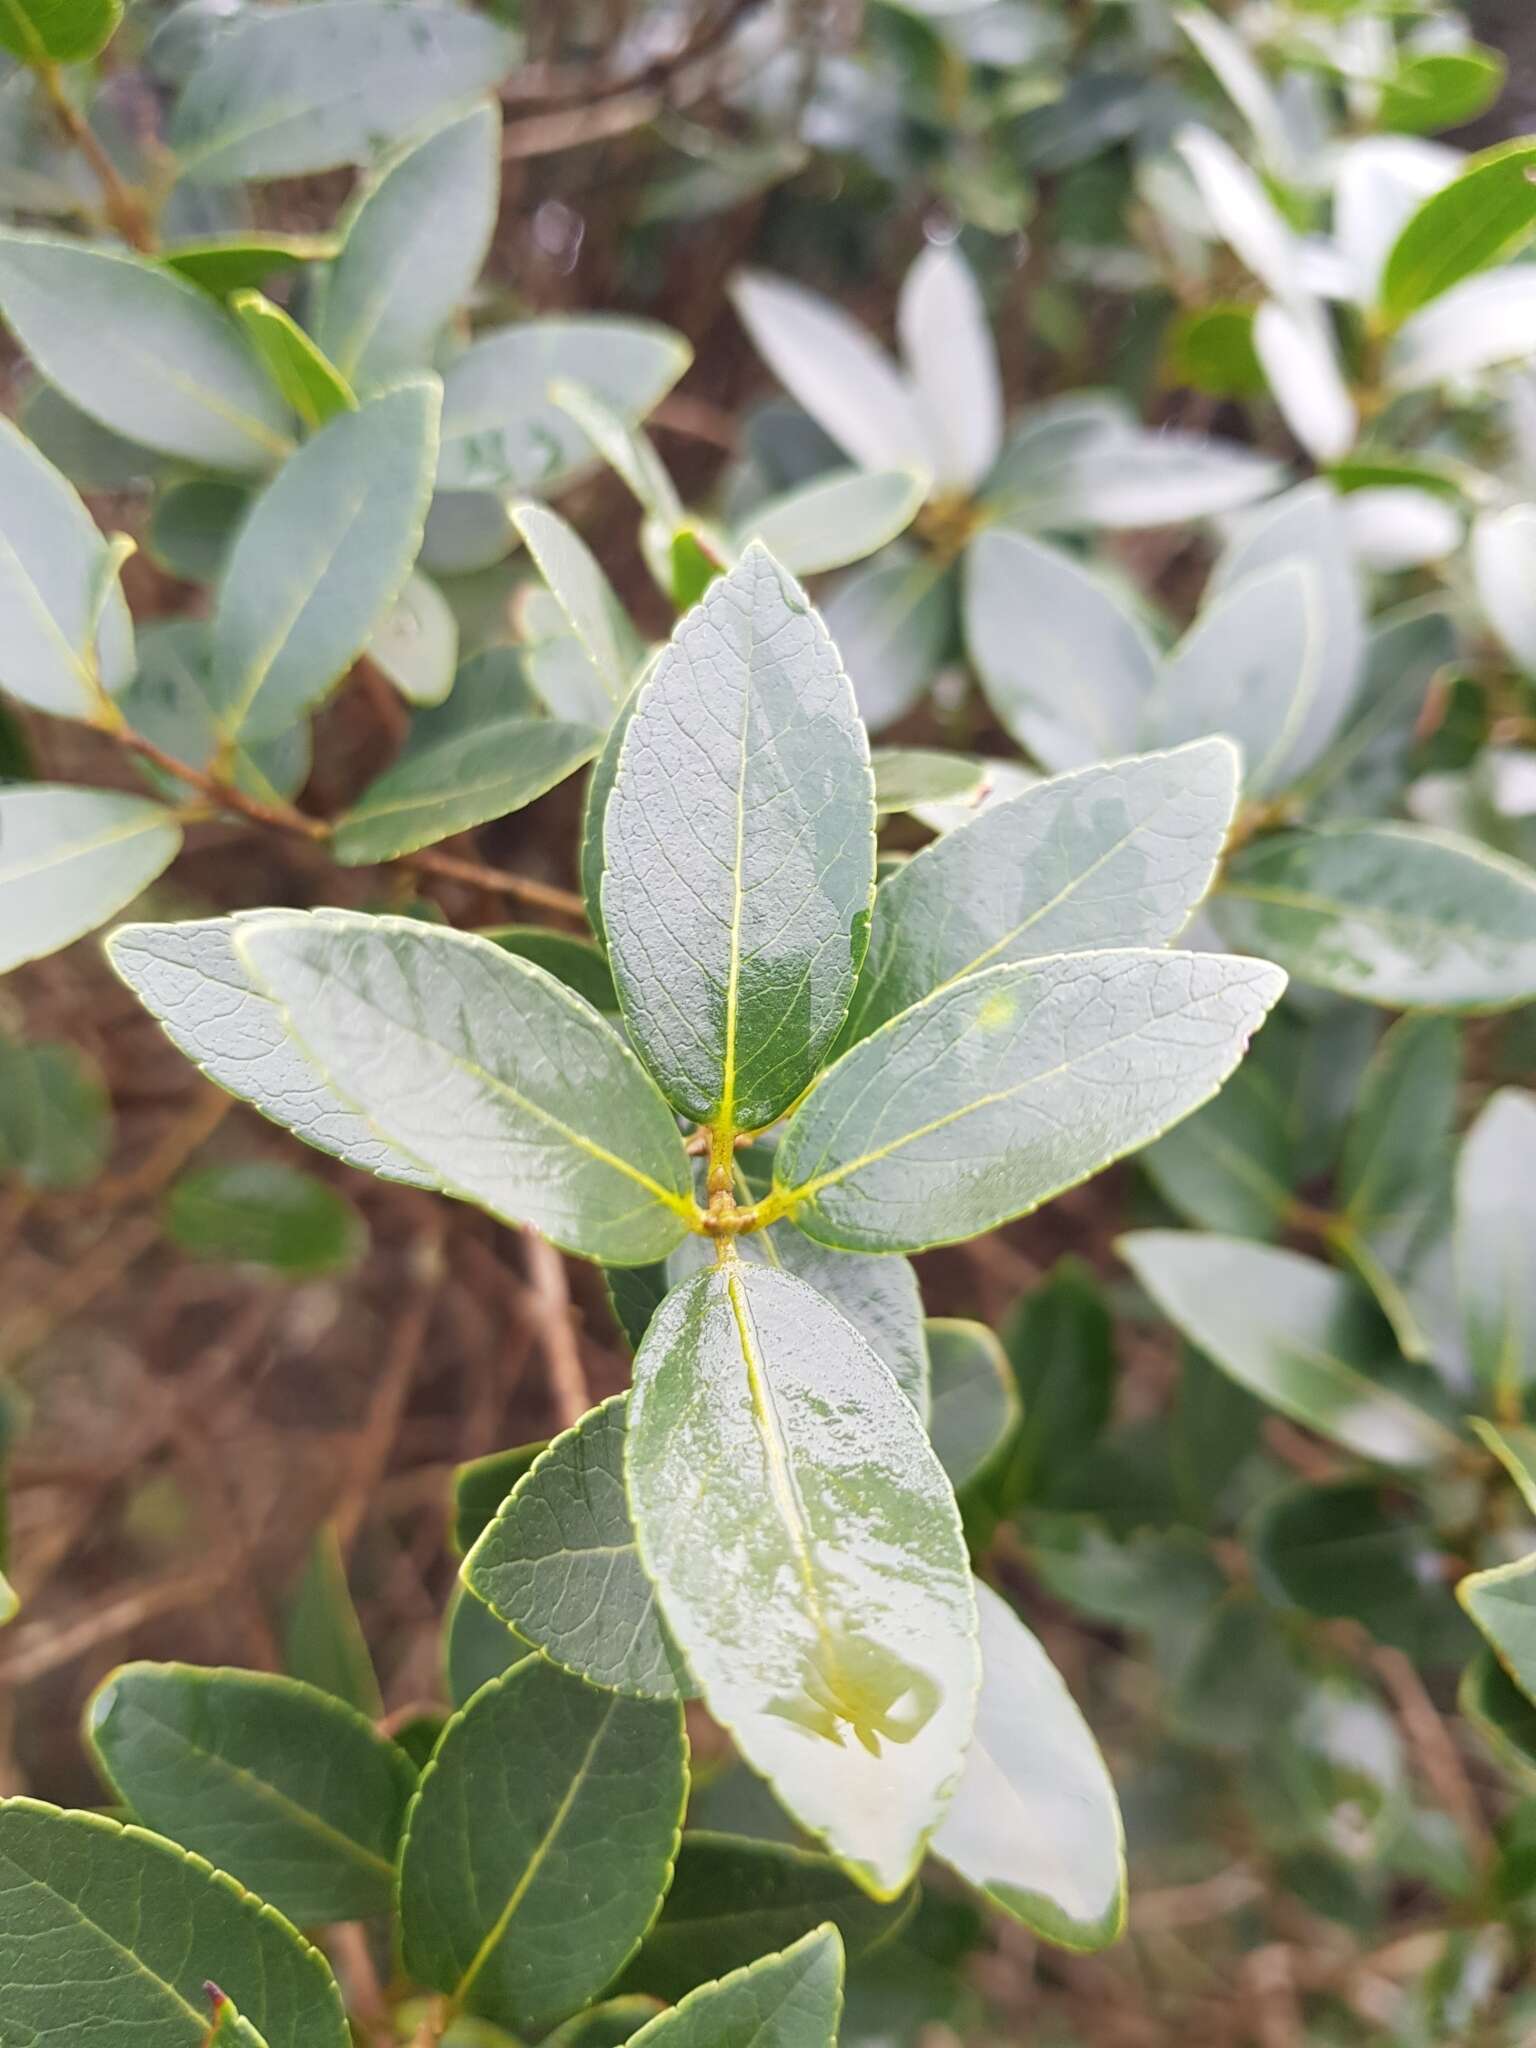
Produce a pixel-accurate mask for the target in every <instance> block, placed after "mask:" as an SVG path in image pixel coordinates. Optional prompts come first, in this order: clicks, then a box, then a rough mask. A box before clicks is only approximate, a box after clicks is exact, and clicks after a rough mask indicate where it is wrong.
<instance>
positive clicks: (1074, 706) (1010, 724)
mask: <svg viewBox="0 0 1536 2048" xmlns="http://www.w3.org/2000/svg"><path fill="white" fill-rule="evenodd" d="M963 616H964V627H965V644H966V649H967V651H968V652H969V654H970V657H971V660H972V661H973V662H974V664H975V666H976V673H977V674H978V675H979V676H980V678H981V684H982V688H983V689H984V690H985V691H986V695H987V701H988V703H989V704H990V705H991V706H992V709H993V710H994V711H995V712H996V713H997V715H998V718H999V719H1000V720H1001V721H1002V723H1003V725H1004V726H1005V727H1006V728H1007V730H1008V731H1009V732H1010V733H1011V734H1012V735H1013V737H1014V738H1015V739H1016V740H1017V741H1018V743H1019V745H1020V746H1021V747H1023V748H1025V749H1026V750H1027V751H1028V752H1029V753H1031V754H1033V755H1034V757H1035V758H1036V760H1037V761H1039V762H1040V764H1041V765H1042V767H1044V768H1047V769H1051V770H1054V771H1057V772H1059V771H1061V770H1062V769H1067V768H1082V767H1086V766H1088V765H1089V764H1090V763H1092V762H1097V761H1102V760H1103V759H1104V758H1105V756H1106V755H1109V756H1113V755H1116V754H1123V753H1125V752H1126V751H1127V750H1128V749H1130V748H1132V747H1134V746H1135V744H1136V741H1137V738H1138V736H1139V734H1140V731H1141V725H1142V721H1143V718H1144V717H1145V714H1146V709H1147V704H1148V701H1149V699H1150V698H1151V695H1152V692H1153V690H1154V688H1155V687H1156V684H1157V656H1156V654H1155V653H1154V651H1153V648H1152V644H1151V642H1150V641H1149V640H1148V638H1147V636H1146V634H1145V632H1143V630H1142V628H1141V626H1140V625H1139V624H1138V622H1137V621H1136V620H1135V619H1134V618H1133V617H1132V616H1131V614H1130V613H1129V612H1127V611H1125V610H1124V609H1123V607H1122V606H1121V605H1119V604H1118V603H1117V602H1116V601H1115V599H1114V598H1113V597H1112V596H1111V595H1110V594H1109V592H1108V591H1107V590H1106V589H1105V587H1104V585H1103V584H1102V583H1101V582H1099V581H1098V579H1097V578H1096V577H1093V576H1091V575H1089V573H1088V572H1087V571H1086V570H1085V569H1083V568H1081V567H1080V566H1079V565H1078V563H1077V562H1075V561H1074V560H1073V559H1072V557H1071V556H1070V555H1064V554H1062V553H1061V552H1060V550H1059V549H1056V548H1050V547H1046V546H1044V545H1043V544H1042V543H1041V542H1040V541H1036V540H1027V539H1026V538H1025V537H1024V536H1023V535H1022V534H1018V533H1009V532H1007V531H1006V530H1005V529H1002V528H997V527H994V528H992V529H991V530H990V531H988V532H984V533H981V534H979V535H978V536H977V538H976V539H975V540H974V541H973V542H972V543H971V545H970V547H969V548H967V549H966V553H965V597H964V615H963Z"/></svg>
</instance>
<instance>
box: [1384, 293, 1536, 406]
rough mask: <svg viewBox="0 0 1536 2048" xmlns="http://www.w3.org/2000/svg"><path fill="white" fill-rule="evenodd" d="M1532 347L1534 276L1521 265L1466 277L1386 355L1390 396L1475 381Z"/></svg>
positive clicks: (1407, 327) (1412, 322) (1413, 320)
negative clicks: (1473, 379) (1392, 393)
mask: <svg viewBox="0 0 1536 2048" xmlns="http://www.w3.org/2000/svg"><path fill="white" fill-rule="evenodd" d="M1533 348H1536V272H1533V271H1532V270H1531V269H1530V267H1529V265H1527V264H1524V263H1517V264H1512V265H1511V266H1510V268H1509V269H1507V270H1498V271H1494V272H1493V273H1492V274H1491V275H1489V276H1485V277H1469V278H1467V279H1466V280H1465V282H1464V283H1462V284H1456V285H1452V286H1451V288H1450V290H1449V291H1447V292H1444V293H1442V295H1441V296H1440V297H1439V298H1438V299H1435V300H1433V301H1432V302H1431V303H1430V304H1429V305H1427V306H1425V307H1424V308H1422V310H1421V311H1419V312H1417V313H1415V314H1413V315H1412V316H1411V317H1410V318H1409V319H1407V320H1405V321H1404V323H1403V325H1402V326H1401V327H1400V328H1399V329H1398V331H1397V333H1396V334H1395V335H1394V336H1393V338H1392V343H1391V346H1390V347H1389V348H1388V350H1387V363H1386V368H1387V382H1388V384H1389V386H1390V387H1391V389H1392V390H1394V391H1420V390H1423V389H1424V388H1425V387H1426V386H1428V385H1434V384H1448V383H1452V382H1454V381H1455V380H1456V379H1457V378H1459V377H1472V376H1476V375H1477V374H1478V373H1479V372H1480V371H1482V370H1486V369H1488V368H1489V367H1490V366H1491V365H1493V364H1495V363H1505V362H1513V361H1516V360H1518V359H1519V358H1522V357H1524V356H1527V355H1529V354H1530V352H1531V350H1532V349H1533Z"/></svg>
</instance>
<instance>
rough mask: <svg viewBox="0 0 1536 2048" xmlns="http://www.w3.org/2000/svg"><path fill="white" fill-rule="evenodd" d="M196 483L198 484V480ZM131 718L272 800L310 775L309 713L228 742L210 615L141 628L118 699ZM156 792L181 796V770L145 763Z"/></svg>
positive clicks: (170, 749)
mask: <svg viewBox="0 0 1536 2048" xmlns="http://www.w3.org/2000/svg"><path fill="white" fill-rule="evenodd" d="M187 489H188V490H189V491H191V490H196V489H198V486H197V485H195V484H189V485H188V486H187ZM118 709H119V710H120V711H121V712H122V714H123V716H124V718H126V719H127V721H128V723H129V724H130V725H131V726H132V727H133V729H134V731H135V732H137V733H141V734H142V735H143V737H144V738H145V739H147V740H152V741H153V742H154V743H155V745H157V746H159V747H162V748H163V749H164V750H165V751H166V752H167V753H168V754H171V755H173V756H174V757H175V759H176V760H178V761H184V762H185V763H186V764H187V766H188V767H190V768H197V769H200V770H202V771H203V772H204V773H210V772H212V770H213V768H214V766H215V764H216V763H219V762H222V765H223V772H224V773H225V774H226V775H227V776H228V778H229V780H230V781H231V782H233V783H234V785H235V787H236V788H237V789H241V790H244V792H245V793H246V795H247V796H253V797H256V798H258V799H261V800H263V801H268V802H270V801H271V800H272V798H274V797H291V796H294V795H295V794H296V793H297V792H298V791H299V790H300V789H302V788H303V786H304V784H305V783H306V782H307V781H308V780H309V772H310V768H311V766H312V763H313V758H314V742H313V736H312V734H311V731H310V727H309V723H308V721H307V720H302V719H301V720H300V721H299V723H298V724H296V725H291V726H289V727H288V729H287V731H286V732H280V733H275V734H274V735H273V737H272V738H271V739H265V740H253V741H252V742H251V744H250V745H249V746H248V747H236V748H234V749H233V751H230V750H229V749H228V748H227V745H226V742H225V739H224V736H223V734H222V733H221V732H220V730H219V725H218V718H217V715H216V713H215V711H214V704H213V644H212V636H211V633H210V631H209V627H208V622H207V621H206V620H205V619H161V620H159V621H157V622H156V623H155V624H154V625H152V626H150V627H148V628H147V629H146V630H145V631H144V632H143V633H141V634H140V635H139V669H138V674H137V675H136V676H135V677H134V679H133V681H132V682H131V683H130V684H129V685H128V687H127V689H126V690H124V692H123V694H122V696H121V697H120V698H119V699H118ZM141 767H142V772H143V775H144V778H145V780H146V781H147V782H148V783H149V784H150V785H151V787H152V788H153V789H154V790H155V792H156V793H157V794H158V795H160V796H163V797H165V798H167V799H168V800H171V801H174V802H176V803H183V802H185V801H186V797H187V786H186V784H185V783H184V782H182V781H181V779H180V777H179V776H175V775H170V774H167V773H166V772H165V771H164V770H162V769H160V768H157V767H155V766H154V765H153V763H150V762H144V763H142V764H141Z"/></svg>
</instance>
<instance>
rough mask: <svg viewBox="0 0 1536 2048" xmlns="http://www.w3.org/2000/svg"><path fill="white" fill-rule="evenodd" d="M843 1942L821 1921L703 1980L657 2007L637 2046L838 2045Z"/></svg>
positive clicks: (638, 2036)
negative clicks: (789, 1941)
mask: <svg viewBox="0 0 1536 2048" xmlns="http://www.w3.org/2000/svg"><path fill="white" fill-rule="evenodd" d="M842 2009H843V1944H842V1941H841V1939H840V1937H839V1935H838V1932H837V1929H836V1928H835V1927H818V1928H817V1929H816V1931H815V1933H814V1934H807V1935H805V1936H804V1937H803V1939H801V1940H800V1941H797V1942H796V1943H795V1944H794V1945H793V1947H791V1948H787V1949H785V1950H784V1951H783V1952H782V1954H779V1955H768V1956H761V1957H759V1958H758V1960H757V1961H756V1962H755V1963H749V1964H747V1966H746V1967H745V1968H744V1969H741V1970H733V1971H732V1972H731V1974H730V1976H728V1977H722V1978H720V1979H719V1980H718V1981H716V1982H715V1983H713V1984H701V1985H700V1986H699V1987H698V1989H697V1990H696V1991H690V1992H689V1993H688V1996H687V1997H686V1998H684V1999H680V2000H679V2001H678V2003H677V2004H676V2005H675V2006H673V2007H672V2008H671V2009H670V2010H669V2011H667V2012H663V2013H658V2014H657V2016H656V2017H655V2019H653V2020H651V2021H649V2022H648V2023H647V2024H646V2025H645V2026H643V2027H642V2028H641V2029H640V2031H639V2033H638V2034H631V2035H630V2037H629V2038H630V2041H631V2043H632V2048H837V2023H838V2019H839V2017H840V2016H841V2013H842Z"/></svg>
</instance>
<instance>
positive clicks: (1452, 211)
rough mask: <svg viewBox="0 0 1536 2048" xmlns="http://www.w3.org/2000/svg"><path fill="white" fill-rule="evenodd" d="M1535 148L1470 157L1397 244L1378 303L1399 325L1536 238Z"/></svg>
mask: <svg viewBox="0 0 1536 2048" xmlns="http://www.w3.org/2000/svg"><path fill="white" fill-rule="evenodd" d="M1533 168H1536V142H1533V141H1532V140H1531V138H1530V137H1529V136H1525V137H1520V138H1517V139H1516V140H1515V141H1513V142H1501V143H1499V144H1498V145H1497V146H1496V147H1495V148H1493V149H1485V150H1481V151H1480V152H1479V153H1478V154H1477V155H1476V156H1471V157H1468V159H1467V161H1466V163H1465V164H1464V165H1463V166H1462V169H1461V171H1460V173H1459V175H1458V176H1457V177H1455V178H1453V179H1452V180H1451V182H1450V183H1449V184H1448V185H1442V186H1441V188H1440V189H1439V191H1438V192H1432V193H1431V194H1430V196H1429V197H1428V198H1427V199H1425V200H1424V201H1423V202H1422V203H1421V204H1420V205H1419V207H1418V208H1417V210H1416V211H1415V212H1414V213H1412V214H1411V215H1410V216H1409V218H1408V220H1407V222H1406V223H1405V224H1404V226H1403V229H1402V232H1401V233H1400V234H1399V235H1398V237H1397V240H1396V241H1395V242H1394V243H1393V244H1392V248H1391V250H1390V252H1389V254H1388V256H1387V260H1386V264H1385V267H1384V268H1383V270H1382V274H1381V289H1380V293H1379V296H1378V304H1379V306H1380V309H1381V312H1382V315H1383V317H1384V318H1385V319H1386V321H1387V322H1388V324H1389V325H1391V326H1393V327H1397V326H1400V325H1401V324H1402V322H1403V321H1404V320H1405V319H1406V318H1407V316H1408V315H1409V314H1410V313H1413V312H1417V310H1418V309H1419V307H1420V306H1426V305H1428V304H1429V302H1430V300H1431V299H1436V298H1438V297H1439V296H1440V294H1441V293H1442V292H1444V291H1447V290H1449V288H1450V287H1451V286H1452V285H1454V284H1459V283H1460V282H1461V280H1462V279H1463V278H1464V277H1470V276H1471V274H1472V273H1473V272H1474V271H1477V270H1486V269H1487V268H1488V267H1489V266H1490V265H1491V264H1494V263H1502V262H1503V261H1504V260H1505V259H1506V258H1507V257H1510V256H1513V255H1514V254H1515V252H1516V250H1518V249H1519V248H1520V246H1521V244H1522V243H1524V242H1526V241H1528V240H1529V239H1530V237H1531V235H1532V234H1533V233H1536V183H1533V182H1532V178H1531V172H1532V170H1533Z"/></svg>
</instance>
